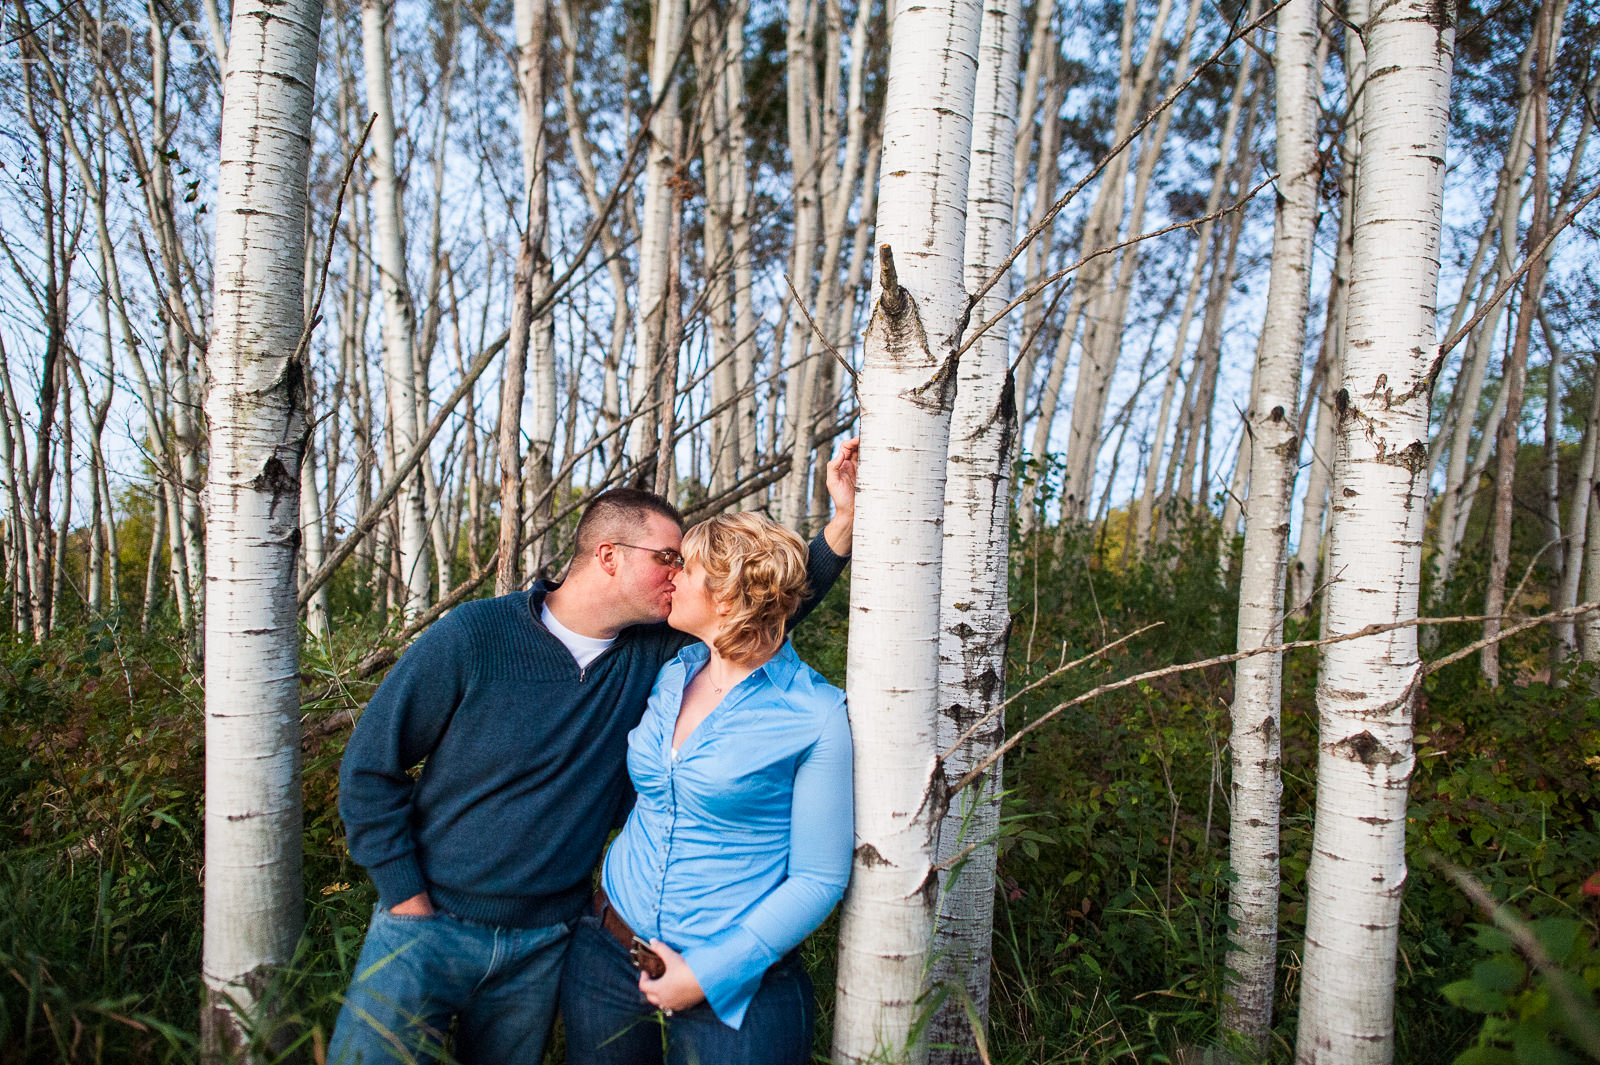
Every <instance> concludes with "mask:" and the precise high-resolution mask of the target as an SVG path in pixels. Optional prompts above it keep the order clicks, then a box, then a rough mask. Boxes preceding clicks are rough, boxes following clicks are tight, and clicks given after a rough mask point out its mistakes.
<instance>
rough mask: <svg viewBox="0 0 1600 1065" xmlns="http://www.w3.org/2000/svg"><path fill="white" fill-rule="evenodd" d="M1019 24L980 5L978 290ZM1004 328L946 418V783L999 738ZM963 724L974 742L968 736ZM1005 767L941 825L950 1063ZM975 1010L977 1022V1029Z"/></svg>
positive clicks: (1006, 211) (934, 1028)
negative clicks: (947, 434) (947, 752)
mask: <svg viewBox="0 0 1600 1065" xmlns="http://www.w3.org/2000/svg"><path fill="white" fill-rule="evenodd" d="M1022 29H1023V27H1022V4H1021V0H1005V2H1004V3H1000V4H989V5H985V7H984V10H983V16H982V26H981V30H980V36H979V41H978V73H977V89H976V94H977V95H976V99H975V101H974V104H973V119H972V125H973V129H972V164H971V165H972V171H971V174H970V176H969V178H968V191H967V219H966V237H965V244H966V269H965V273H966V284H967V287H968V288H969V289H972V290H976V289H977V288H978V287H979V286H980V285H982V284H983V282H984V281H986V280H988V277H989V275H990V274H992V273H994V271H995V269H996V268H997V267H998V266H999V264H1000V263H1002V262H1004V261H1005V257H1006V255H1007V254H1009V253H1010V251H1011V239H1012V232H1013V223H1012V204H1013V203H1014V198H1013V195H1012V188H1011V181H1012V170H1013V163H1014V156H1015V147H1014V146H1015V142H1016V125H1017V118H1016V116H1017V63H1018V53H1019V51H1020V46H1021V43H1022ZM1010 297H1011V285H1010V279H1009V277H1007V278H1005V279H1003V280H1001V281H1000V282H998V283H997V284H995V285H994V287H993V288H991V289H990V290H989V292H988V293H987V294H986V295H985V296H984V298H983V299H982V300H981V301H979V303H978V304H977V305H976V306H975V307H974V308H973V309H972V321H973V322H974V323H976V324H977V325H981V324H982V323H983V322H985V321H988V320H989V319H990V318H992V317H994V316H995V315H996V314H998V313H999V312H1000V311H1001V310H1002V309H1003V308H1004V307H1005V305H1006V303H1007V302H1009V300H1010ZM1006 327H1007V323H1006V322H1004V321H1002V322H1000V323H999V324H998V325H996V326H995V327H994V328H992V329H991V330H989V332H988V333H986V334H984V335H983V336H982V337H981V338H980V339H979V340H978V341H977V343H976V344H974V345H973V346H972V348H971V349H970V350H969V351H968V352H967V354H966V355H965V356H964V357H963V359H962V361H961V364H960V367H959V370H958V373H957V386H956V403H955V410H954V412H953V413H952V415H951V422H950V447H949V455H948V470H947V478H948V479H947V480H946V482H945V491H944V520H945V529H944V553H943V560H944V561H943V566H942V572H941V574H940V580H939V583H940V594H939V600H940V605H939V612H940V618H939V722H938V726H939V727H938V744H939V750H940V751H951V748H952V747H954V750H953V751H951V754H950V755H949V757H947V758H946V759H945V761H944V779H945V781H946V782H949V783H953V782H954V781H957V780H959V779H961V778H962V777H964V776H965V775H966V774H967V771H968V770H970V769H972V768H973V767H974V766H976V765H977V764H978V763H979V762H980V761H982V760H984V759H985V758H987V757H988V756H989V755H990V754H992V753H993V752H994V750H995V748H996V747H997V746H999V744H1000V742H1001V741H1002V739H1003V738H1004V736H1005V718H1004V716H1003V714H1002V712H1001V704H1002V703H1003V702H1004V700H1005V689H1006V685H1005V675H1006V661H1005V654H1006V642H1007V638H1008V637H1009V635H1010V630H1011V612H1010V602H1009V598H1008V591H1007V570H1008V565H1007V558H1008V553H1009V548H1010V486H1011V451H1012V448H1013V446H1014V444H1015V437H1016V430H1017V409H1016V404H1015V393H1014V391H1013V382H1012V381H1011V379H1010V377H1011V375H1010V373H1009V372H1008V370H1009V365H1010V344H1009V342H1008V337H1007V328H1006ZM969 730H972V735H971V736H967V735H966V733H967V732H968V731H969ZM958 740H959V741H960V742H959V744H958V743H957V741H958ZM1000 774H1001V767H1000V763H998V762H996V763H995V765H994V766H993V767H992V768H991V769H990V770H989V771H988V773H987V774H986V775H985V776H984V777H983V779H982V780H980V781H978V782H976V783H974V784H972V785H971V786H969V787H968V788H967V789H965V790H964V791H962V792H961V793H959V794H957V795H955V796H953V797H952V801H951V802H950V803H949V806H948V809H947V810H946V812H945V815H944V820H943V822H942V823H941V824H940V826H939V837H938V848H939V849H938V860H939V867H940V868H941V869H944V870H947V871H945V872H944V873H942V874H941V878H940V879H941V884H940V890H939V922H938V926H937V930H936V932H935V934H934V962H933V974H932V977H931V980H932V983H933V985H934V986H935V987H936V988H937V987H941V986H942V987H944V988H945V989H946V994H945V996H944V997H943V999H942V1000H939V1005H938V1006H937V1007H936V1010H935V1013H934V1016H933V1019H932V1022H931V1024H930V1026H929V1030H928V1041H929V1042H930V1043H931V1044H932V1045H933V1046H934V1047H935V1048H936V1049H935V1050H934V1051H933V1052H932V1055H931V1059H932V1060H933V1061H935V1062H939V1063H948V1065H957V1063H962V1065H966V1063H971V1065H976V1063H977V1062H979V1061H980V1060H981V1058H980V1055H979V1053H978V1044H979V1042H980V1039H979V1038H978V1037H981V1036H982V1035H983V1034H984V1033H985V1032H986V1031H987V1028H988V1020H989V970H990V964H991V954H992V950H993V948H992V941H993V939H994V872H995V858H996V849H995V845H996V842H997V840H998V837H999V831H1000ZM968 848H970V850H969V849H968ZM963 855H964V856H963ZM951 863H954V864H953V865H952V864H951ZM970 1018H976V1022H977V1031H974V1028H973V1021H972V1020H971V1019H970Z"/></svg>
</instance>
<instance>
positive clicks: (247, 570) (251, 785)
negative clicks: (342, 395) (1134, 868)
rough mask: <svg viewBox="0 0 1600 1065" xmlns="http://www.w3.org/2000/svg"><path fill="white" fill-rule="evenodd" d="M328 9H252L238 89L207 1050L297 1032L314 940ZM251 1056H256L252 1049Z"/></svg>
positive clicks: (211, 654) (225, 125) (246, 15)
mask: <svg viewBox="0 0 1600 1065" xmlns="http://www.w3.org/2000/svg"><path fill="white" fill-rule="evenodd" d="M321 15H322V4H321V0H288V2H284V0H274V2H273V3H270V4H269V3H263V2H260V0H236V4H235V6H234V12H233V27H232V46H233V48H232V60H231V62H230V64H229V68H228V74H227V79H226V81H225V83H224V86H223V107H222V149H221V171H220V174H219V177H218V203H217V213H216V227H217V244H216V259H215V263H216V287H215V292H214V299H213V309H214V314H213V322H214V324H213V332H212V337H211V343H210V347H209V351H208V361H209V367H210V376H211V388H210V391H209V393H208V395H207V396H206V415H207V418H208V420H209V422H210V426H211V457H210V464H209V469H208V475H207V478H208V480H207V486H206V492H207V498H208V501H209V507H208V510H209V513H208V515H207V526H206V549H207V552H208V554H207V558H206V579H207V581H208V582H209V584H210V586H211V591H210V594H209V595H208V596H207V597H206V598H207V603H208V608H207V610H206V618H205V624H206V647H207V655H206V676H205V692H206V811H205V841H206V842H205V846H206V876H205V945H204V957H203V960H202V975H203V977H204V982H205V1004H204V1006H203V1008H202V1011H201V1044H202V1056H203V1058H204V1059H205V1060H208V1061H212V1062H222V1061H234V1060H238V1059H239V1058H240V1056H241V1048H242V1047H243V1046H244V1045H245V1043H246V1041H247V1040H252V1041H257V1042H264V1043H266V1044H267V1045H268V1046H269V1047H270V1046H272V1044H273V1043H274V1042H275V1041H278V1037H280V1036H282V1035H284V1034H285V1031H284V1029H283V1028H282V1027H281V1025H279V1024H278V1018H277V1017H276V1016H275V1015H274V1004H273V1001H272V986H271V985H272V981H273V977H274V973H275V971H276V970H277V969H279V968H281V967H282V966H284V965H287V964H288V963H289V961H290V959H291V957H292V955H293V951H294V946H295V943H296V941H297V940H298V939H299V936H300V928H301V913H302V905H303V898H304V892H305V886H304V884H303V883H302V881H301V873H300V862H301V857H300V852H301V843H302V841H301V806H300V673H299V627H298V624H297V614H298V611H297V609H296V603H295V562H296V553H297V551H296V549H297V546H298V532H299V529H298V521H299V493H300V461H301V457H302V452H303V448H304V446H305V441H306V433H307V422H306V413H305V392H304V387H303V366H302V362H301V359H302V356H303V351H302V337H301V330H302V328H303V306H302V283H303V271H304V267H305V258H304V243H303V242H304V239H305V229H304V225H305V215H306V211H307V200H306V172H307V166H308V160H309V158H310V152H311V120H312V108H313V88H314V85H315V82H316V72H317V36H318V31H319V28H320V21H321ZM249 1056H250V1058H251V1059H252V1060H253V1059H254V1058H255V1055H254V1054H251V1055H249Z"/></svg>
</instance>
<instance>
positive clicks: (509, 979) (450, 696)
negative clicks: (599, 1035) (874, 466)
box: [329, 440, 858, 1065]
mask: <svg viewBox="0 0 1600 1065" xmlns="http://www.w3.org/2000/svg"><path fill="white" fill-rule="evenodd" d="M857 451H858V444H857V442H856V441H854V440H851V441H848V442H847V443H845V444H844V445H843V446H841V447H840V449H839V451H838V453H837V454H836V455H835V456H834V458H833V461H832V462H830V463H828V469H827V484H828V493H829V495H830V496H831V497H832V499H833V503H834V510H835V513H834V516H833V518H832V520H830V521H829V523H828V525H827V527H826V528H825V529H824V530H823V532H822V535H820V536H818V537H817V538H816V539H815V540H814V541H812V544H811V548H810V561H809V566H808V575H809V577H810V582H811V586H812V598H811V600H810V601H809V602H808V604H807V605H806V606H804V607H802V608H801V609H802V613H804V612H805V611H806V610H808V609H809V608H810V607H811V606H814V605H815V604H816V602H817V601H819V600H820V599H821V598H822V596H823V595H824V594H825V593H826V592H827V591H828V589H829V588H830V587H832V585H833V583H834V581H835V580H836V579H837V578H838V575H839V573H840V572H841V571H842V570H843V568H844V565H845V562H846V560H847V557H848V555H849V552H850V541H851V535H852V530H853V525H854V518H855V474H856V460H857ZM682 538H683V521H682V518H681V517H680V516H679V514H678V512H677V510H676V509H675V508H674V507H673V506H672V505H671V504H670V503H668V502H667V501H666V500H664V499H662V498H661V497H659V496H656V495H653V494H651V493H648V492H641V491H637V490H632V489H618V490H614V491H611V492H606V493H604V494H602V495H600V496H598V497H597V498H596V499H595V500H594V501H593V502H592V503H591V504H590V505H589V507H588V508H587V509H586V510H585V512H584V514H583V517H582V518H581V519H580V520H579V523H578V529H577V534H576V537H575V539H576V544H575V549H574V557H573V561H572V565H571V567H570V568H569V571H568V575H567V577H566V579H565V581H563V582H562V583H560V584H552V583H550V582H548V581H539V582H537V583H536V584H535V585H534V587H533V589H532V591H530V592H519V593H513V594H511V595H506V596H500V597H498V598H495V599H486V600H480V601H477V602H473V603H467V604H463V605H462V606H460V607H457V608H456V609H455V610H454V611H452V612H451V613H450V614H449V615H447V616H446V617H444V618H443V619H441V620H440V621H438V622H436V623H435V624H434V625H433V626H432V627H431V628H429V629H428V630H427V631H426V632H425V633H424V634H423V635H422V636H421V637H419V638H418V640H417V641H416V643H415V644H413V645H412V647H411V648H410V649H409V650H408V651H407V652H406V654H405V655H404V656H403V657H402V658H401V659H400V661H399V662H398V663H396V665H395V666H394V668H393V669H392V670H390V672H389V675H388V676H387V677H386V678H385V679H384V681H383V684H382V685H381V686H380V687H379V688H378V691H377V692H376V693H375V694H374V695H373V697H372V701H371V702H370V703H368V705H367V709H366V712H365V713H364V714H363V715H362V717H361V720H360V721H359V722H357V724H356V727H355V731H354V732H352V733H351V736H350V742H349V744H348V745H347V747H346V748H345V755H344V761H343V764H342V765H341V766H340V772H339V812H340V814H341V815H342V816H343V818H344V822H345V827H346V832H347V835H348V837H349V842H350V854H351V856H352V857H354V858H355V859H356V861H358V862H360V863H361V864H362V865H363V866H365V867H366V869H367V871H368V873H369V874H370V875H371V876H372V879H373V882H374V883H375V884H376V885H377V888H378V899H379V902H378V906H377V908H376V910H375V911H374V913H373V918H372V924H371V927H370V928H369V929H368V931H367V937H366V941H365V942H364V944H363V945H362V949H361V956H360V959H359V960H358V961H357V962H356V972H355V978H354V980H353V982H352V984H351V987H350V991H349V993H348V995H347V996H346V999H345V1004H344V1007H343V1009H342V1010H341V1011H340V1013H339V1020H338V1023H337V1025H336V1026H335V1029H334V1035H333V1040H332V1043H331V1044H330V1046H329V1060H330V1061H332V1062H334V1063H336V1065H375V1063H378V1062H392V1061H428V1060H431V1059H432V1058H434V1057H436V1056H437V1055H439V1054H440V1053H441V1052H442V1051H443V1050H444V1040H445V1034H446V1033H447V1032H448V1031H449V1030H450V1025H451V1021H452V1019H454V1021H455V1025H456V1029H455V1047H454V1051H453V1053H454V1056H455V1058H456V1060H459V1061H461V1062H463V1063H466V1065H502V1063H503V1065H518V1063H527V1065H538V1063H539V1062H540V1061H541V1060H542V1058H543V1056H544V1049H545V1043H546V1041H547V1039H548V1037H549V1034H550V1026H551V1023H552V1020H553V1017H554V1012H555V1004H556V999H557V991H558V987H557V985H558V981H559V977H560V973H561V963H562V959H563V956H564V954H565V952H566V944H567V937H568V933H569V931H570V929H571V925H572V923H573V922H574V921H575V920H576V918H577V917H578V915H579V914H580V913H581V912H582V910H583V908H584V906H585V904H586V903H587V901H588V898H589V892H590V874H591V871H592V869H593V868H594V865H595V863H596V861H597V860H598V859H599V857H600V852H601V850H602V849H603V847H604V845H605V840H606V836H607V834H608V833H609V832H610V830H611V829H612V828H614V827H616V826H617V825H619V824H620V823H621V820H622V818H623V816H624V815H625V814H626V812H627V806H628V805H629V803H630V802H631V796H632V791H631V788H630V787H629V784H628V776H627V768H626V765H625V764H624V762H625V758H626V754H627V735H628V732H629V730H631V729H632V728H633V726H634V725H635V724H637V723H638V721H639V717H640V715H641V714H642V713H643V711H644V706H645V700H646V698H647V697H648V695H649V693H650V688H651V685H652V684H653V683H654V681H655V676H656V673H657V672H658V671H659V670H660V668H661V666H662V665H664V664H665V663H666V662H667V661H669V660H670V659H671V658H672V657H673V656H674V655H676V654H677V652H678V651H679V650H680V649H681V648H682V647H683V646H684V645H685V644H687V643H689V642H690V641H691V639H692V638H691V637H688V636H685V635H683V634H682V633H678V632H674V631H673V630H671V629H669V628H668V627H667V626H666V625H665V624H664V619H665V618H666V616H667V613H668V611H669V610H670V609H671V605H672V591H673V584H672V578H673V576H674V574H675V573H677V572H678V571H680V570H681V569H682V568H683V556H682V555H681V554H679V548H680V547H681V545H682ZM419 762H424V765H423V769H422V772H421V774H420V775H418V776H415V777H413V775H412V772H411V770H413V769H414V768H415V767H416V765H417V764H418V763H419Z"/></svg>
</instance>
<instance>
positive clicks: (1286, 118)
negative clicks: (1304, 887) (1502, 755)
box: [1222, 0, 1322, 1061]
mask: <svg viewBox="0 0 1600 1065" xmlns="http://www.w3.org/2000/svg"><path fill="white" fill-rule="evenodd" d="M1317 37H1318V34H1317V10H1316V7H1315V6H1314V4H1313V0H1291V2H1290V3H1289V4H1288V6H1286V7H1284V8H1282V9H1280V10H1279V12H1278V33H1277V46H1276V49H1275V51H1274V52H1273V63H1272V66H1273V71H1274V75H1275V76H1274V79H1273V80H1274V83H1275V88H1274V92H1275V97H1276V107H1277V161H1278V183H1277V187H1278V206H1277V223H1276V225H1275V227H1274V229H1273V233H1272V271H1271V277H1270V280H1269V282H1268V289H1267V313H1266V321H1265V323H1264V324H1263V326H1262V330H1261V341H1260V345H1259V348H1258V349H1257V354H1256V368H1255V380H1254V387H1253V388H1252V389H1251V392H1252V403H1251V407H1250V410H1249V411H1248V412H1246V418H1247V420H1248V423H1249V424H1248V429H1247V432H1246V438H1247V439H1248V440H1249V445H1248V448H1249V450H1248V452H1247V454H1248V456H1249V458H1248V462H1249V465H1250V505H1249V508H1248V511H1247V514H1246V518H1245V529H1244V555H1243V561H1242V563H1241V566H1242V568H1241V572H1240V579H1239V623H1238V636H1237V645H1236V646H1237V647H1238V649H1239V650H1241V651H1243V650H1249V649H1251V648H1255V647H1265V646H1267V645H1269V644H1274V643H1281V642H1282V639H1281V637H1282V635H1283V613H1284V607H1283V591H1284V574H1285V563H1286V562H1287V558H1288V552H1289V511H1290V509H1291V502H1292V496H1293V492H1294V480H1295V472H1296V468H1297V466H1298V464H1299V458H1300V437H1299V434H1298V426H1299V422H1300V412H1299V406H1300V366H1301V363H1302V362H1303V361H1304V350H1305V334H1306V311H1307V308H1308V305H1309V304H1310V299H1311V288H1310V286H1311V241H1312V237H1313V235H1314V234H1315V232H1316V228H1317V188H1318V186H1319V184H1320V181H1321V176H1322V174H1321V170H1322V167H1321V163H1320V161H1319V159H1318V157H1317V143H1316V136H1317V124H1316V123H1317V110H1318V107H1317V95H1318V94H1317V88H1318V86H1319V85H1320V84H1321V74H1322V72H1321V70H1320V69H1319V68H1318V66H1317ZM1244 454H1245V453H1241V461H1243V460H1244ZM1222 532H1223V536H1224V537H1229V536H1230V533H1231V530H1230V529H1229V528H1228V527H1227V525H1226V524H1225V525H1224V526H1223V530H1222ZM1282 698H1283V655H1282V653H1281V652H1280V653H1277V654H1263V655H1256V656H1255V657H1253V658H1246V659H1242V660H1241V661H1240V662H1239V664H1238V667H1237V670H1236V672H1235V679H1234V696H1233V708H1232V713H1231V718H1232V734H1231V737H1230V739H1229V741H1228V743H1229V748H1230V750H1231V753H1232V767H1233V802H1232V804H1231V805H1230V807H1229V809H1230V825H1229V830H1228V841H1229V842H1228V848H1229V849H1228V861H1229V864H1230V866H1231V867H1232V869H1233V873H1234V881H1233V883H1232V884H1231V885H1230V886H1229V889H1228V918H1229V927H1230V929H1231V930H1230V932H1229V935H1228V956H1227V962H1226V976H1225V977H1224V988H1225V989H1224V994H1223V1001H1222V1031H1223V1039H1224V1042H1225V1043H1226V1044H1229V1049H1233V1050H1236V1051H1237V1052H1239V1053H1240V1055H1241V1056H1242V1057H1244V1058H1245V1059H1247V1060H1252V1061H1258V1060H1263V1059H1264V1058H1265V1057H1266V1053H1267V1043H1268V1038H1269V1036H1270V1035H1271V1033H1272V996H1273V988H1274V985H1275V980H1274V977H1275V976H1276V973H1277V962H1278V821H1279V801H1278V800H1279V796H1280V795H1281V793H1282V791H1283V781H1282V778H1281V776H1280V774H1279V768H1280V747H1279V735H1280V732H1281V729H1280V727H1279V720H1280V717H1279V711H1280V709H1281V706H1282Z"/></svg>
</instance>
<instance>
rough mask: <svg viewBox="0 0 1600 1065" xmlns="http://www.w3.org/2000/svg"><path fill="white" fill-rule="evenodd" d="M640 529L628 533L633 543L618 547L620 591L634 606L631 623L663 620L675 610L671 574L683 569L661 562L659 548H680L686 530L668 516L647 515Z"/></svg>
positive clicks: (672, 575) (629, 541)
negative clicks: (658, 555)
mask: <svg viewBox="0 0 1600 1065" xmlns="http://www.w3.org/2000/svg"><path fill="white" fill-rule="evenodd" d="M639 530H640V531H639V532H636V533H633V534H631V535H630V536H629V537H628V543H629V544H632V545H634V546H632V547H621V546H617V547H615V550H616V553H617V584H616V588H617V594H618V596H619V597H620V598H621V599H622V600H623V601H624V602H625V603H626V604H627V605H628V606H629V607H630V608H631V609H630V616H631V621H630V623H631V624H641V623H644V622H650V621H664V620H665V619H666V617H667V615H668V614H670V613H671V612H672V589H673V586H672V578H673V577H674V576H676V575H677V574H678V573H679V572H680V571H679V570H677V569H676V568H674V567H673V566H671V565H668V564H666V563H664V562H662V561H661V560H660V559H659V558H657V557H656V552H657V551H661V550H669V551H673V552H678V551H681V550H682V548H683V531H682V530H681V529H679V528H678V526H677V525H676V524H675V523H674V522H673V521H672V520H671V519H669V518H664V517H662V516H661V515H659V514H649V515H646V518H645V522H644V524H643V525H641V526H640V527H639Z"/></svg>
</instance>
